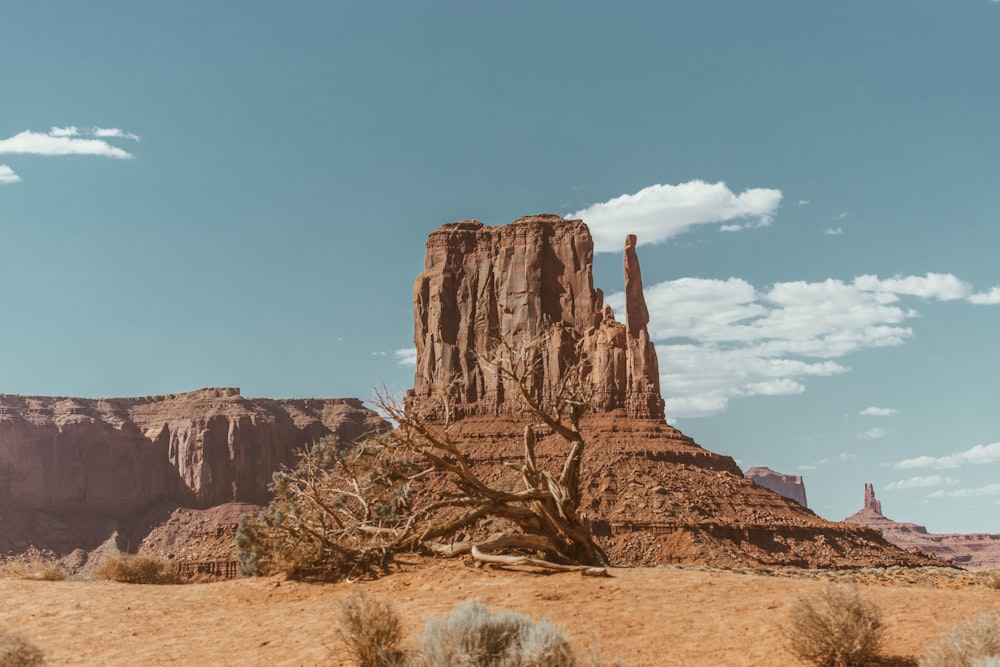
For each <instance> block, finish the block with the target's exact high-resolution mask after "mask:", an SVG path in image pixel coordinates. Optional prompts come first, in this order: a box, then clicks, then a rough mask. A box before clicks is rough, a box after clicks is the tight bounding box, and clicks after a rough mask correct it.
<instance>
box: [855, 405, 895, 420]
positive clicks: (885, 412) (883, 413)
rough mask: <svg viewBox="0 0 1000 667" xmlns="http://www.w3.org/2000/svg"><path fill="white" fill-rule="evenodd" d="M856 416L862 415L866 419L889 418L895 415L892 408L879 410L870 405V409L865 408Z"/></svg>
mask: <svg viewBox="0 0 1000 667" xmlns="http://www.w3.org/2000/svg"><path fill="white" fill-rule="evenodd" d="M858 414H859V415H864V416H866V417H891V416H892V415H894V414H896V410H895V409H894V408H879V407H876V406H874V405H872V406H870V407H867V408H865V409H864V410H862V411H861V412H859V413H858Z"/></svg>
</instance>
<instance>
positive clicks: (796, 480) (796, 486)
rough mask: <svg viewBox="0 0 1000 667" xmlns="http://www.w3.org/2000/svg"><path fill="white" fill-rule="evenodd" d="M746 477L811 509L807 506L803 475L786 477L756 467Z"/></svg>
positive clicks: (782, 474) (779, 473) (748, 469)
mask: <svg viewBox="0 0 1000 667" xmlns="http://www.w3.org/2000/svg"><path fill="white" fill-rule="evenodd" d="M745 476H746V478H747V479H750V480H753V481H754V482H756V483H757V484H759V485H760V486H763V487H764V488H765V489H770V490H771V491H774V492H775V493H777V494H778V495H780V496H784V497H785V498H788V499H789V500H794V501H795V502H797V503H798V504H799V505H802V506H803V507H809V505H807V504H806V487H805V484H803V483H802V475H786V474H785V473H781V472H775V471H774V470H771V469H770V468H764V467H754V468H747V471H746V473H745Z"/></svg>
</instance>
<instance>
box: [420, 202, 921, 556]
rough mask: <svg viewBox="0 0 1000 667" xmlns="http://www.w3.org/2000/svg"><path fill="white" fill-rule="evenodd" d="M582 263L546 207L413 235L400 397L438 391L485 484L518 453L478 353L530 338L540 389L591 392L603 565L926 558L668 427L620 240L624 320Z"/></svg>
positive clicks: (596, 521) (581, 237)
mask: <svg viewBox="0 0 1000 667" xmlns="http://www.w3.org/2000/svg"><path fill="white" fill-rule="evenodd" d="M592 258H593V242H592V240H591V238H590V232H589V230H588V229H587V227H586V225H585V224H584V223H583V222H582V221H579V220H563V219H562V218H559V217H557V216H552V215H539V216H532V217H527V218H521V219H519V220H516V221H515V222H513V223H511V224H510V225H506V226H503V227H492V228H491V227H484V226H483V225H482V224H481V223H479V222H474V221H465V222H459V223H454V224H449V225H444V226H443V227H441V228H440V229H438V230H437V231H435V232H434V233H432V234H431V235H430V237H429V239H428V241H427V255H426V259H425V262H424V271H423V273H421V275H420V277H419V278H418V279H417V282H416V285H415V287H414V315H415V318H414V319H415V322H414V330H415V331H414V340H415V342H416V346H417V369H416V376H415V378H414V389H413V391H412V392H411V393H410V396H409V400H410V401H411V405H414V404H415V405H416V406H417V407H423V406H426V405H428V404H429V399H431V397H432V396H433V395H434V392H435V390H436V388H438V387H450V388H451V394H450V396H451V399H452V408H453V411H452V416H457V421H456V422H455V423H454V424H453V425H452V430H451V431H450V435H451V437H452V438H453V439H454V440H455V441H456V442H461V443H463V446H464V447H465V448H466V451H467V452H468V453H469V456H470V458H471V459H472V460H473V463H474V465H476V466H477V468H478V471H479V473H480V474H481V475H482V476H483V478H484V479H486V480H488V481H489V482H490V483H494V484H499V485H502V486H510V487H518V486H520V484H521V482H520V479H519V477H518V476H517V473H516V472H515V471H514V470H512V469H511V467H510V466H509V465H507V464H508V463H510V462H512V461H515V462H516V461H517V460H518V459H520V458H522V457H523V449H522V444H521V434H522V432H523V429H524V424H525V422H526V421H527V420H528V417H527V415H526V414H525V413H524V410H523V408H522V406H521V404H520V402H519V401H518V399H517V398H516V394H513V393H511V391H512V390H511V388H509V387H506V386H504V385H503V384H502V383H501V382H498V380H497V378H496V376H494V375H492V374H491V373H489V372H487V371H486V370H484V369H483V367H482V366H481V365H480V359H481V358H482V357H486V358H489V357H490V356H491V352H492V351H493V350H494V348H495V346H496V343H495V341H496V340H497V339H500V340H503V341H504V342H506V343H507V344H508V345H510V346H511V347H512V348H517V347H518V346H519V345H521V344H522V343H524V342H530V341H533V340H537V339H538V338H539V337H542V336H544V337H545V346H544V349H543V350H541V352H540V353H539V354H540V359H539V363H540V366H541V368H542V373H540V375H541V377H540V378H539V385H538V387H537V388H536V389H537V391H539V392H546V391H551V389H552V387H554V386H556V385H557V384H558V382H559V380H560V379H561V378H562V377H563V374H564V373H565V371H566V369H568V368H570V367H572V366H574V365H576V364H580V365H581V366H582V369H583V371H584V375H585V377H586V378H587V379H588V380H589V383H590V386H591V387H592V388H593V400H592V401H591V407H592V410H591V413H590V414H589V415H588V416H587V417H586V418H585V420H584V422H583V423H582V424H581V429H582V431H583V433H584V435H585V437H586V440H587V443H588V445H587V447H588V448H587V454H586V457H585V460H584V468H585V470H584V488H583V492H584V503H585V506H586V507H588V508H589V510H590V514H591V519H592V521H593V525H594V529H595V533H596V534H597V537H598V539H599V540H600V541H601V543H602V546H604V548H605V550H606V551H607V553H608V554H609V556H610V557H611V558H612V561H613V562H615V563H622V564H636V565H638V564H645V565H653V564H662V563H678V562H687V563H707V564H712V565H719V566H737V565H750V566H759V565H764V566H782V565H788V566H798V567H864V566H880V565H881V566H888V565H924V564H935V563H939V561H936V560H934V559H933V558H930V557H925V556H923V555H919V554H913V553H906V552H903V551H901V550H899V549H896V548H895V547H893V546H892V545H890V544H889V543H887V542H886V541H885V540H884V539H883V538H882V537H881V536H880V535H879V534H878V533H877V532H875V531H872V530H868V529H865V528H861V527H858V526H853V525H848V524H842V523H841V524H834V523H830V522H828V521H825V520H823V519H821V518H819V517H818V516H816V515H815V514H813V513H812V512H810V511H809V510H808V509H806V508H805V507H803V506H802V505H800V504H799V503H796V502H794V501H791V500H788V499H786V498H783V497H781V496H780V495H777V494H775V493H772V492H771V491H768V490H766V489H764V488H762V487H760V486H758V485H757V484H754V483H753V482H752V481H750V480H748V479H746V478H745V477H744V476H743V473H742V471H741V470H740V469H739V467H738V466H737V465H736V464H735V462H733V460H732V459H731V458H729V457H728V456H720V455H718V454H715V453H713V452H710V451H707V450H705V449H703V448H701V447H699V446H698V445H697V443H695V442H694V441H693V440H692V439H691V438H689V437H687V436H685V435H684V434H683V433H681V432H680V431H678V430H677V429H675V428H673V427H671V426H669V425H668V424H667V423H666V422H665V420H664V413H663V399H662V398H661V397H660V390H659V371H658V363H657V358H656V351H655V349H654V348H653V345H652V343H651V341H650V339H649V333H648V330H647V324H648V321H649V314H648V311H647V309H646V304H645V300H644V298H643V295H642V278H641V275H640V271H639V262H638V259H637V257H636V253H635V237H634V236H630V237H628V238H627V239H626V242H625V261H624V266H625V285H626V287H625V295H626V308H625V322H626V323H625V324H624V325H622V324H619V323H618V322H616V321H615V320H614V316H613V314H612V313H611V309H610V308H608V307H606V306H603V295H602V293H601V291H600V290H595V289H594V287H593V281H592V277H591V262H592ZM540 395H542V396H544V393H542V394H540ZM531 421H534V420H531ZM540 436H541V440H540V443H539V445H538V455H539V457H538V458H539V461H540V462H541V464H543V465H544V464H548V465H549V466H556V465H559V464H561V462H562V456H563V455H564V454H565V451H564V449H563V443H561V442H559V441H558V438H556V437H555V436H552V435H551V434H550V435H548V436H547V437H546V436H545V435H544V433H542V434H540ZM803 500H804V499H803ZM489 528H490V527H486V530H489Z"/></svg>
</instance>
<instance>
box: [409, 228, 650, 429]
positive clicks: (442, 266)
mask: <svg viewBox="0 0 1000 667" xmlns="http://www.w3.org/2000/svg"><path fill="white" fill-rule="evenodd" d="M593 258H594V243H593V240H592V239H591V237H590V232H589V230H588V229H587V227H586V225H584V224H583V222H582V221H580V220H563V219H562V218H560V217H558V216H554V215H536V216H530V217H525V218H521V219H519V220H516V221H514V222H513V223H511V224H510V225H506V226H503V227H486V226H484V225H483V224H482V223H480V222H476V221H472V220H466V221H463V222H457V223H453V224H449V225H444V226H443V227H441V228H440V229H438V230H437V231H435V232H434V233H432V234H431V235H430V237H429V238H428V240H427V254H426V258H425V260H424V271H423V273H421V274H420V277H419V278H417V281H416V284H415V285H414V288H413V296H414V316H415V317H414V319H415V332H414V342H415V343H416V347H417V372H416V377H415V379H414V386H413V391H412V392H411V400H415V401H417V402H420V401H422V400H425V399H427V398H428V397H430V396H431V395H433V394H434V392H435V391H436V390H437V388H438V387H444V386H447V387H450V391H451V397H452V403H453V405H452V408H453V409H454V411H455V414H459V415H462V416H467V415H491V416H499V415H506V414H520V413H521V412H522V410H523V408H522V405H521V403H520V401H519V400H518V399H517V398H516V397H514V398H513V399H511V400H508V397H510V396H515V394H511V391H512V388H511V387H509V386H507V385H506V384H505V382H504V381H503V380H501V379H500V378H498V377H497V376H496V375H494V374H493V373H491V372H490V371H489V369H488V368H484V367H483V365H482V364H481V363H480V357H481V356H489V355H490V353H491V351H492V350H494V349H495V348H496V347H497V345H498V343H499V342H500V341H503V342H504V343H506V344H507V345H509V346H510V347H512V348H515V349H516V348H518V347H520V346H522V345H523V344H524V343H525V342H528V341H534V340H538V339H544V340H545V344H544V348H543V349H542V350H540V351H539V355H540V363H541V368H542V372H541V373H540V379H539V383H540V384H539V386H538V387H537V388H536V389H537V391H538V392H540V394H541V395H547V394H550V393H551V392H552V391H553V389H554V387H555V385H556V383H557V382H558V381H559V379H560V378H562V377H563V375H564V374H565V372H566V369H567V368H569V367H571V366H575V365H577V364H582V365H583V367H584V369H585V371H586V375H587V378H588V380H589V382H590V384H591V385H592V386H593V396H594V398H593V401H594V404H595V407H596V408H597V409H599V410H602V411H605V410H615V409H619V408H623V409H625V411H626V414H628V416H630V417H640V418H651V419H662V418H663V399H662V398H660V395H659V374H658V370H657V365H656V355H655V353H654V352H653V348H652V344H651V343H650V342H649V334H648V332H647V331H646V322H647V321H648V319H649V316H648V314H647V313H646V305H645V302H644V301H643V299H642V279H641V277H640V275H639V265H638V261H637V260H636V259H635V252H634V240H633V250H632V252H631V260H630V259H629V256H628V255H627V256H626V276H627V280H628V281H629V282H628V286H629V287H628V290H629V291H628V292H627V306H626V311H627V313H628V325H626V326H623V325H621V324H619V323H618V322H616V321H615V319H614V314H613V313H612V311H611V309H610V308H608V307H605V306H604V305H603V301H604V296H603V294H602V292H601V291H600V290H595V289H594V286H593V278H592V275H591V266H592V264H593Z"/></svg>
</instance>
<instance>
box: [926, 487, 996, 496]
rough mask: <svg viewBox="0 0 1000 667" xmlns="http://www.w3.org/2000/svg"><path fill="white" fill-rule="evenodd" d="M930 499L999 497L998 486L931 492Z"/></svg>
mask: <svg viewBox="0 0 1000 667" xmlns="http://www.w3.org/2000/svg"><path fill="white" fill-rule="evenodd" d="M930 495H931V498H973V497H976V496H1000V484H987V485H986V486H979V487H976V488H974V489H955V490H954V491H945V490H944V489H938V490H937V491H935V492H933V493H932V494H930Z"/></svg>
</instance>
